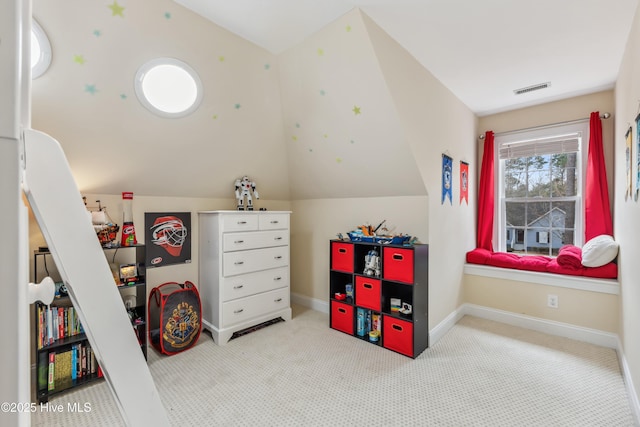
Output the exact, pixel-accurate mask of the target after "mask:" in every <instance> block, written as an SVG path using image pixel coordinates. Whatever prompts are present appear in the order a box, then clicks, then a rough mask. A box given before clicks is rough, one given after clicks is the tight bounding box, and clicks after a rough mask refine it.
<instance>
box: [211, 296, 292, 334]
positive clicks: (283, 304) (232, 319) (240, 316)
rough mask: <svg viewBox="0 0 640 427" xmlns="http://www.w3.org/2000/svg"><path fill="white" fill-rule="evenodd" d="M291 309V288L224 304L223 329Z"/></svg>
mask: <svg viewBox="0 0 640 427" xmlns="http://www.w3.org/2000/svg"><path fill="white" fill-rule="evenodd" d="M287 307H289V288H288V287H286V288H282V289H276V290H275V291H269V292H264V293H261V294H258V295H253V296H250V297H246V298H241V299H238V300H234V301H229V302H225V303H224V304H222V327H228V326H231V325H234V324H236V323H240V322H244V321H247V320H251V319H252V318H254V317H258V316H262V315H264V314H267V313H270V312H272V311H276V310H280V309H283V308H287Z"/></svg>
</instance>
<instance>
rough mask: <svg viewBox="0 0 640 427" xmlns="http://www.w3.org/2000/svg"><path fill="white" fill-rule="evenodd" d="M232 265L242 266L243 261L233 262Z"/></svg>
mask: <svg viewBox="0 0 640 427" xmlns="http://www.w3.org/2000/svg"><path fill="white" fill-rule="evenodd" d="M234 264H235V265H242V264H244V261H236V262H234Z"/></svg>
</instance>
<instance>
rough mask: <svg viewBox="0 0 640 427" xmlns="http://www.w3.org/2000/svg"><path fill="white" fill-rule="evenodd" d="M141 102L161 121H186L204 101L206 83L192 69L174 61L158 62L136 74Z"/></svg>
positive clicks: (168, 59) (152, 62)
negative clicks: (165, 118)
mask: <svg viewBox="0 0 640 427" xmlns="http://www.w3.org/2000/svg"><path fill="white" fill-rule="evenodd" d="M135 90H136V95H137V96H138V99H139V100H140V102H141V103H142V105H144V106H145V107H146V108H147V109H148V110H149V111H151V112H153V113H155V114H157V115H159V116H161V117H173V118H176V117H184V116H186V115H188V114H191V113H192V112H194V111H195V110H196V109H197V108H198V106H199V105H200V101H202V82H201V81H200V78H199V77H198V74H197V73H196V72H195V71H194V70H193V68H191V67H190V66H189V65H187V64H185V63H184V62H182V61H180V60H178V59H174V58H156V59H152V60H151V61H149V62H147V63H145V64H143V65H142V66H141V67H140V68H139V69H138V72H137V73H136V79H135Z"/></svg>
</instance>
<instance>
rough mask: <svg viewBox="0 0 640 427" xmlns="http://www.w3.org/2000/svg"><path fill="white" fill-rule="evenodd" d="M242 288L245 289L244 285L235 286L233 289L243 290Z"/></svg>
mask: <svg viewBox="0 0 640 427" xmlns="http://www.w3.org/2000/svg"><path fill="white" fill-rule="evenodd" d="M242 288H244V285H235V286H234V287H233V289H242Z"/></svg>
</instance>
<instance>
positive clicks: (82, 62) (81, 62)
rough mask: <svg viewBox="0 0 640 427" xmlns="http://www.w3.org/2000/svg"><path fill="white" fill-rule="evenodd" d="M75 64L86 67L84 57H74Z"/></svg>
mask: <svg viewBox="0 0 640 427" xmlns="http://www.w3.org/2000/svg"><path fill="white" fill-rule="evenodd" d="M73 62H75V63H76V64H80V65H84V63H85V59H84V56H83V55H73Z"/></svg>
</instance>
